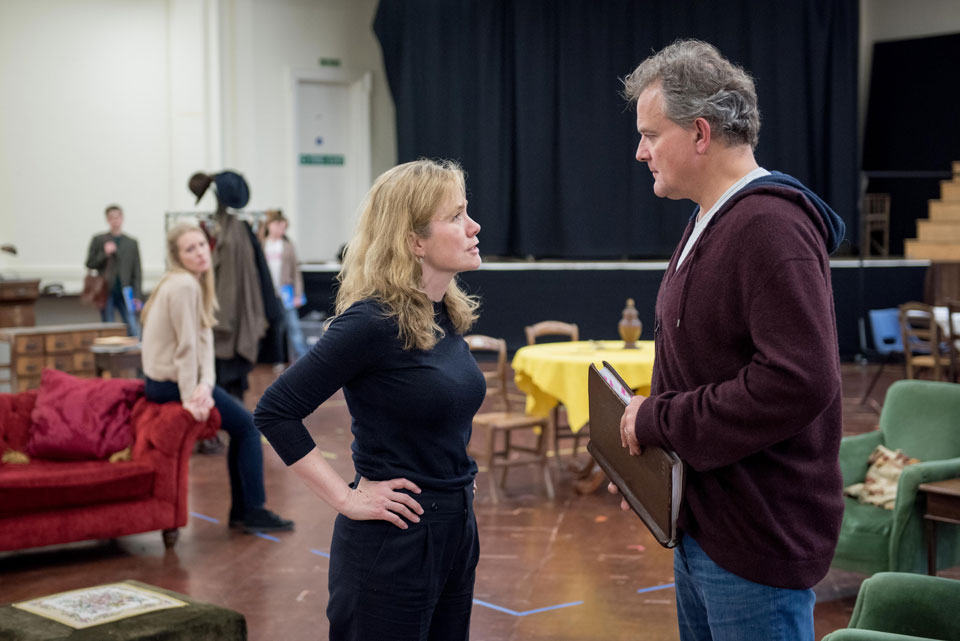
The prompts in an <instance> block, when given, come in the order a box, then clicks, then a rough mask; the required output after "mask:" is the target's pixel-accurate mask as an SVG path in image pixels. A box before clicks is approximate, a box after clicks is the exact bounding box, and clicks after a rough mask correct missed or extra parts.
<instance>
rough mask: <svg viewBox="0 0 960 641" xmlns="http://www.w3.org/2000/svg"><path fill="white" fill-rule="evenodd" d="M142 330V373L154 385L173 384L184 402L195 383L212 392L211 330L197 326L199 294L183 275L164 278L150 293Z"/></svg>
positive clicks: (197, 284) (196, 286)
mask: <svg viewBox="0 0 960 641" xmlns="http://www.w3.org/2000/svg"><path fill="white" fill-rule="evenodd" d="M153 298H154V300H153V303H152V304H151V307H150V314H149V315H148V316H147V322H146V324H145V325H144V326H143V347H142V353H143V356H142V358H143V373H144V374H146V375H147V376H148V377H149V378H152V379H153V380H155V381H174V382H175V383H176V384H177V387H179V388H180V399H181V400H184V401H185V400H187V399H189V398H190V396H191V395H192V394H193V390H194V388H196V386H197V385H198V383H207V384H208V385H210V387H211V388H212V387H213V385H214V383H215V382H216V370H214V366H213V330H212V329H210V328H209V327H207V328H204V327H202V326H201V325H200V317H201V310H202V309H203V293H202V292H201V290H200V282H199V281H198V280H197V278H196V277H195V276H193V275H192V274H190V273H187V272H172V273H170V274H167V275H166V277H165V278H164V279H163V280H162V281H161V283H160V285H158V286H157V291H155V292H154V293H153Z"/></svg>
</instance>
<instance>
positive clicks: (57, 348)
mask: <svg viewBox="0 0 960 641" xmlns="http://www.w3.org/2000/svg"><path fill="white" fill-rule="evenodd" d="M43 344H44V347H45V351H46V353H47V354H57V353H60V352H72V351H73V334H47V335H46V336H44V337H43Z"/></svg>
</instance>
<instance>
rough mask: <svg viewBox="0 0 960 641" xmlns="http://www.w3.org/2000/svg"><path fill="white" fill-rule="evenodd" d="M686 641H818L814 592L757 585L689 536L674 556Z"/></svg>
mask: <svg viewBox="0 0 960 641" xmlns="http://www.w3.org/2000/svg"><path fill="white" fill-rule="evenodd" d="M673 573H674V581H675V582H676V591H677V618H678V619H679V620H680V639H681V641H761V640H762V641H814V632H813V604H814V601H815V600H816V597H815V596H814V594H813V590H788V589H785V588H774V587H771V586H769V585H762V584H760V583H754V582H753V581H748V580H747V579H744V578H741V577H739V576H737V575H735V574H733V573H731V572H727V571H726V570H724V569H723V568H721V567H720V566H719V565H717V564H716V563H714V562H713V561H711V560H710V557H708V556H707V555H706V553H705V552H704V551H703V550H702V549H701V548H700V546H699V545H697V542H696V541H694V540H693V538H691V537H689V536H686V535H684V537H683V538H682V539H681V540H680V543H679V544H678V545H677V548H676V550H674V553H673Z"/></svg>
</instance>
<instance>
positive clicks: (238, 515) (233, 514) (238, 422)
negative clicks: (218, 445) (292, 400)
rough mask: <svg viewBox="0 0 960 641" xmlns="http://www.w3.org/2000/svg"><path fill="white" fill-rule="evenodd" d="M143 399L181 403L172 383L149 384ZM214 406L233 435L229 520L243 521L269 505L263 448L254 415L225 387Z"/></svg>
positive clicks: (217, 391)
mask: <svg viewBox="0 0 960 641" xmlns="http://www.w3.org/2000/svg"><path fill="white" fill-rule="evenodd" d="M144 396H146V397H147V400H148V401H151V402H153V403H169V402H171V401H179V400H180V389H179V388H178V387H177V384H176V383H174V382H173V381H155V380H153V379H151V378H148V379H147V380H146V388H145V389H144ZM213 403H214V405H215V406H216V408H217V410H219V412H220V421H221V428H222V429H223V430H225V431H226V432H227V434H229V435H230V445H229V446H228V447H227V470H228V472H229V473H230V497H231V499H232V501H233V504H232V505H231V506H230V520H231V521H238V520H239V521H242V520H243V519H244V518H246V516H247V515H248V514H249V513H250V512H251V511H253V510H256V509H258V508H262V507H263V504H264V503H266V501H267V497H266V492H265V490H264V488H263V445H261V443H260V432H259V431H257V428H256V427H255V426H254V424H253V415H252V414H251V413H250V412H249V411H247V408H245V407H244V406H243V405H241V404H240V402H239V401H238V400H237V399H236V398H234V397H233V396H230V394H228V393H227V392H226V391H225V390H224V389H223V388H222V387H220V386H219V385H214V387H213Z"/></svg>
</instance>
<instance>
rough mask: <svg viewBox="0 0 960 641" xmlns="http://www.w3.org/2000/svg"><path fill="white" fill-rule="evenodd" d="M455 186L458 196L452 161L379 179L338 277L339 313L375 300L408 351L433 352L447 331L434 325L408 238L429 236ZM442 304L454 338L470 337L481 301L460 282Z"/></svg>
mask: <svg viewBox="0 0 960 641" xmlns="http://www.w3.org/2000/svg"><path fill="white" fill-rule="evenodd" d="M451 187H454V188H456V189H457V190H458V191H459V192H460V193H461V194H464V193H465V190H466V186H465V180H464V174H463V170H462V169H461V168H460V166H459V165H458V164H457V163H455V162H453V161H451V160H443V161H434V160H424V159H421V160H417V161H414V162H408V163H404V164H402V165H398V166H396V167H394V168H393V169H390V170H388V171H386V172H385V173H384V174H383V175H381V176H380V177H379V178H377V181H376V182H375V183H374V185H373V187H371V188H370V192H369V193H368V194H367V197H366V199H365V200H364V202H363V205H362V208H361V213H360V221H359V222H358V223H357V230H356V232H355V233H354V235H353V239H351V241H350V242H349V243H348V244H347V249H346V256H345V257H344V259H343V267H342V268H341V270H340V274H339V275H338V276H337V279H338V280H339V281H340V289H339V291H338V292H337V313H338V314H341V313H343V312H344V311H345V310H346V309H347V308H348V307H350V305H352V304H353V303H355V302H357V301H359V300H363V299H367V298H372V299H375V300H377V301H379V302H380V303H382V304H383V305H384V307H386V309H387V313H388V314H389V315H390V316H392V317H395V318H396V319H397V324H398V325H399V326H400V338H402V339H403V343H404V349H412V348H417V349H430V348H432V347H433V346H434V345H435V344H436V343H437V340H438V339H439V338H440V337H442V336H443V330H441V329H440V326H439V325H437V323H436V322H435V321H434V316H433V302H432V301H431V300H430V299H429V297H427V295H426V293H424V292H423V290H422V289H421V287H422V278H423V271H422V269H421V267H420V264H419V263H418V262H417V258H416V256H415V255H414V253H413V246H412V244H411V234H416V235H417V236H419V237H420V238H427V237H429V235H430V221H431V219H432V218H433V215H434V213H436V211H437V208H438V207H439V206H440V204H441V202H442V201H443V198H444V197H445V196H446V195H447V193H448V191H449V190H450V188H451ZM443 300H444V303H445V305H446V307H447V313H448V314H449V315H450V320H451V321H453V326H454V327H455V328H456V330H457V333H459V334H463V333H465V332H466V331H467V330H468V329H470V327H471V326H472V325H473V323H474V321H476V320H477V308H478V307H479V306H480V303H479V301H478V300H477V299H476V298H475V297H473V296H469V295H468V294H467V293H466V292H464V291H463V290H462V289H460V286H459V284H458V283H457V280H456V278H454V279H453V280H451V281H450V285H449V286H448V287H447V291H446V292H445V293H444V299H443Z"/></svg>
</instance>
